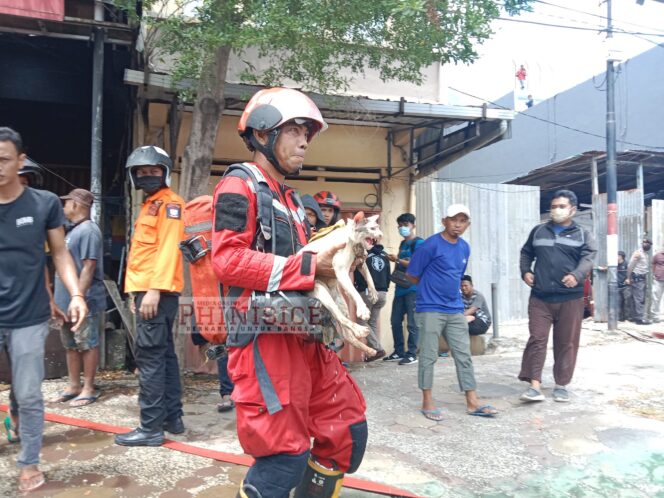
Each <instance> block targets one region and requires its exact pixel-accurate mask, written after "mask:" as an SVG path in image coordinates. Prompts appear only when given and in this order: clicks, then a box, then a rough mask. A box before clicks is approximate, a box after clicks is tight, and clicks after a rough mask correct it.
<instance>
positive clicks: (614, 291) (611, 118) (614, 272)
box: [606, 0, 620, 331]
mask: <svg viewBox="0 0 664 498" xmlns="http://www.w3.org/2000/svg"><path fill="white" fill-rule="evenodd" d="M606 7H607V15H606V18H607V22H606V38H607V41H609V42H610V39H611V38H613V25H612V23H611V0H606ZM607 45H608V47H607V48H609V50H611V44H610V43H607ZM614 61H615V59H614V54H613V53H612V52H611V51H609V54H608V57H607V59H606V206H607V213H606V214H607V223H606V252H607V265H608V277H609V278H608V284H609V318H608V328H609V331H616V330H617V329H618V307H619V306H620V303H619V299H618V199H617V197H618V171H617V166H616V112H615V93H614V67H613V63H614Z"/></svg>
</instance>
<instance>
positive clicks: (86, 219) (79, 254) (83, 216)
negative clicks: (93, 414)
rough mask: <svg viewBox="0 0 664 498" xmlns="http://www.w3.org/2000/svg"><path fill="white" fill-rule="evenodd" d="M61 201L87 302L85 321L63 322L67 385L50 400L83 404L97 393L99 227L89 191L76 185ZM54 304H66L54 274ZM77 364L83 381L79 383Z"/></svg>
mask: <svg viewBox="0 0 664 498" xmlns="http://www.w3.org/2000/svg"><path fill="white" fill-rule="evenodd" d="M60 199H62V200H63V201H64V212H65V217H66V218H67V220H68V221H69V223H70V225H69V226H68V227H67V228H66V234H65V243H66V244H67V249H69V252H70V253H71V255H72V258H74V264H75V265H76V271H77V274H78V286H79V288H80V290H81V293H82V294H83V295H84V296H85V301H86V303H87V305H88V310H89V313H88V317H87V320H86V321H85V324H84V325H83V326H81V327H80V328H79V329H78V330H76V331H75V332H74V331H72V330H71V325H70V324H69V323H67V322H64V323H63V325H62V328H61V330H60V339H61V340H62V345H63V347H64V348H65V349H66V350H67V370H68V372H69V386H68V387H67V388H66V389H65V390H64V391H63V392H62V393H60V395H59V396H57V397H56V398H55V399H53V400H52V401H53V402H61V403H62V402H66V401H69V400H72V401H71V403H69V406H85V405H89V404H90V403H94V402H95V401H96V400H97V397H98V396H99V395H98V393H97V392H95V387H94V381H95V373H96V371H97V363H98V362H99V349H98V346H99V331H100V329H101V324H102V320H103V317H104V311H105V310H106V292H105V290H104V265H103V257H104V252H103V251H104V247H103V239H102V235H101V230H100V229H99V227H98V226H97V224H96V223H95V222H93V221H92V220H91V219H90V208H91V207H92V202H93V201H94V197H93V195H92V193H91V192H88V191H87V190H85V189H82V188H77V189H74V190H72V191H71V192H69V194H67V195H63V196H62V197H60ZM54 299H55V304H56V305H57V307H58V308H59V309H60V310H65V309H67V307H68V306H69V301H70V297H69V292H67V289H66V288H65V286H64V285H63V283H62V280H60V278H59V275H57V274H56V276H55V293H54ZM81 368H82V370H83V385H81V379H80V376H81Z"/></svg>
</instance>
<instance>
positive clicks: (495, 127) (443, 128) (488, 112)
mask: <svg viewBox="0 0 664 498" xmlns="http://www.w3.org/2000/svg"><path fill="white" fill-rule="evenodd" d="M124 81H125V83H127V84H128V85H147V86H148V87H149V88H152V89H153V90H155V93H154V96H155V98H156V99H158V98H159V93H160V92H161V93H162V94H164V93H170V92H174V90H173V86H172V83H171V77H170V76H169V75H167V74H156V73H147V74H146V73H144V72H143V71H135V70H132V69H127V70H125V78H124ZM191 84H192V83H191V82H182V83H180V85H179V87H180V88H186V87H188V86H191ZM261 88H262V87H259V86H252V85H241V84H234V83H226V87H225V89H224V96H225V98H226V105H225V109H224V114H230V115H239V114H240V113H241V112H242V110H243V109H244V107H245V105H246V104H247V101H248V100H249V98H250V97H251V96H252V95H253V94H254V93H255V92H257V91H258V90H260V89H261ZM307 95H309V96H310V97H311V98H312V99H313V101H314V102H316V105H317V106H318V108H319V109H320V111H321V113H322V114H323V117H324V118H325V120H326V121H328V122H330V123H332V124H352V125H354V126H363V125H364V126H380V127H385V128H389V129H390V133H389V138H388V140H391V141H393V143H395V144H396V143H400V144H401V145H402V146H406V147H407V149H408V150H409V151H410V152H409V154H410V155H409V158H408V164H409V165H408V166H407V167H406V169H412V171H413V173H414V174H415V176H416V178H422V177H425V176H428V175H430V174H432V173H434V172H435V171H437V170H438V169H440V168H442V167H443V166H445V165H446V164H449V163H450V162H452V161H454V160H456V159H458V158H459V157H461V156H463V155H465V154H467V153H469V152H471V151H472V150H475V149H478V148H481V147H484V146H486V145H489V144H491V143H494V142H496V141H499V140H502V139H504V138H509V130H510V122H511V121H512V120H513V119H514V116H515V113H514V111H511V110H505V109H492V108H489V107H487V106H480V107H476V106H453V105H445V104H431V103H420V102H408V101H407V100H406V99H405V98H402V99H400V100H397V101H394V100H382V99H372V98H368V97H363V96H356V97H353V96H333V95H321V94H316V93H308V94H307ZM168 100H170V99H168ZM425 130H429V131H432V133H433V136H434V140H430V141H427V143H424V144H420V143H419V142H418V143H416V139H417V137H418V136H419V135H421V134H422V133H423V132H424V131H425ZM387 167H388V176H389V175H390V174H391V166H390V165H389V164H388V165H387Z"/></svg>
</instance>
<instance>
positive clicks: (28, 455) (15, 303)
mask: <svg viewBox="0 0 664 498" xmlns="http://www.w3.org/2000/svg"><path fill="white" fill-rule="evenodd" d="M24 160H25V154H24V153H23V142H22V140H21V136H20V135H19V134H18V133H17V132H16V131H14V130H12V129H11V128H5V127H2V128H0V233H2V234H3V237H1V238H0V253H1V254H2V257H1V258H0V281H2V286H0V348H2V347H3V346H4V344H9V356H10V358H11V365H12V379H13V384H12V386H13V389H14V395H15V397H16V401H17V402H18V407H19V417H20V420H21V423H20V426H19V437H20V439H21V452H20V453H19V456H18V466H19V468H20V474H19V486H18V488H19V491H21V492H27V491H32V490H34V489H37V488H38V487H40V486H41V485H42V484H44V475H43V473H42V472H41V471H40V470H39V467H38V464H39V452H40V450H41V445H42V435H43V432H44V400H43V398H42V393H41V383H42V380H43V379H44V343H45V341H46V336H47V335H48V320H49V317H50V316H51V307H50V304H49V296H48V293H47V292H46V287H45V285H44V265H45V264H46V254H45V252H44V244H45V243H46V241H47V240H48V245H49V248H50V250H51V255H52V257H53V263H54V264H55V268H56V270H57V271H58V273H59V274H60V276H61V278H62V280H63V282H64V285H65V286H66V287H67V290H68V291H69V293H70V295H71V296H72V299H71V304H70V305H69V318H70V319H71V321H72V322H73V323H74V326H73V327H72V330H78V328H79V327H80V326H81V324H82V322H83V321H84V320H85V316H86V315H87V312H88V310H87V306H86V304H85V300H84V299H83V295H82V294H81V291H80V289H79V286H78V279H77V275H76V267H75V266H74V261H73V260H72V258H71V256H70V255H69V252H68V251H67V247H66V246H65V240H64V231H63V228H62V225H63V224H64V214H63V211H62V206H61V205H60V200H59V199H58V198H57V196H56V195H55V194H52V193H50V192H46V191H43V190H33V189H31V188H26V187H24V186H23V185H22V184H21V182H20V180H19V175H18V172H19V170H20V169H21V166H23V161H24Z"/></svg>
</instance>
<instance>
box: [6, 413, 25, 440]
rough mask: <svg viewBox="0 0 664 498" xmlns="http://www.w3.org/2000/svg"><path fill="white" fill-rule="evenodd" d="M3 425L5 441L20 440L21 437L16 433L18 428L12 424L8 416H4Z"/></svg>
mask: <svg viewBox="0 0 664 498" xmlns="http://www.w3.org/2000/svg"><path fill="white" fill-rule="evenodd" d="M3 425H4V427H5V431H6V432H7V441H8V442H9V443H18V442H20V441H21V438H20V437H19V435H18V430H17V429H16V427H15V426H13V425H12V419H11V418H10V417H9V416H7V417H5V421H4V424H3Z"/></svg>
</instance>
